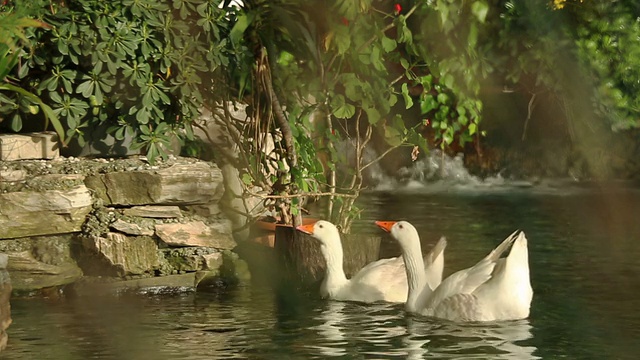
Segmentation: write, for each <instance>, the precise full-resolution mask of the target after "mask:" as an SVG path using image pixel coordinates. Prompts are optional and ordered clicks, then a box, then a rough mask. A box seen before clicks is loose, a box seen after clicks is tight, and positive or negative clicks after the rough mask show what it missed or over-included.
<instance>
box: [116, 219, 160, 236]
mask: <svg viewBox="0 0 640 360" xmlns="http://www.w3.org/2000/svg"><path fill="white" fill-rule="evenodd" d="M146 220H147V221H142V223H141V224H138V223H133V222H128V221H125V220H122V219H118V220H116V221H114V222H113V223H112V224H111V225H110V227H111V228H112V229H113V230H117V231H120V232H122V233H125V234H127V235H146V236H151V235H153V234H154V233H155V230H154V225H155V223H154V222H153V220H150V219H146Z"/></svg>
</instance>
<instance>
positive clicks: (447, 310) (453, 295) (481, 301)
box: [376, 221, 533, 321]
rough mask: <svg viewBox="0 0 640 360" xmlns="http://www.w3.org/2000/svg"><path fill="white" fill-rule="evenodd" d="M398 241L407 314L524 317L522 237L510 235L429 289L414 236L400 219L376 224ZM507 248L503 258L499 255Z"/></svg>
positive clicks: (527, 298) (526, 292)
mask: <svg viewBox="0 0 640 360" xmlns="http://www.w3.org/2000/svg"><path fill="white" fill-rule="evenodd" d="M376 225H378V226H379V227H380V228H381V229H383V230H385V231H387V232H389V233H390V234H391V236H392V237H393V238H394V239H395V240H396V241H398V242H399V243H400V247H401V248H402V254H403V258H404V261H405V264H406V272H407V278H408V279H409V282H408V287H409V290H408V291H409V293H408V297H407V302H406V304H405V309H406V310H407V311H408V312H414V313H420V314H423V315H427V316H434V317H439V318H445V319H449V320H453V321H494V320H515V319H524V318H526V317H528V316H529V308H530V306H531V299H532V297H533V290H532V289H531V283H530V280H529V259H528V251H527V238H526V237H525V235H524V232H522V231H516V232H514V233H513V234H511V235H510V236H509V237H508V238H506V239H505V240H504V241H503V242H502V243H501V244H500V245H498V246H497V247H496V248H495V249H494V250H493V251H491V253H489V255H487V256H486V257H485V258H484V259H482V260H480V261H479V262H478V263H477V264H475V265H474V266H472V267H470V268H468V269H464V270H460V271H458V272H456V273H454V274H452V275H450V276H449V277H447V278H446V279H444V280H443V281H442V282H441V283H440V285H439V286H438V287H437V288H436V289H435V290H433V289H432V288H431V287H430V286H426V285H425V284H426V283H427V281H426V279H425V276H424V275H423V274H424V272H423V271H420V269H422V268H423V264H422V261H423V260H422V257H421V256H420V251H421V250H420V237H419V235H418V232H417V230H416V229H415V227H413V225H411V224H410V223H409V222H406V221H398V222H395V221H376ZM510 246H511V252H510V253H509V255H508V256H507V257H506V258H503V259H500V256H501V255H502V254H503V253H504V252H505V251H506V250H507V249H508V248H509V247H510Z"/></svg>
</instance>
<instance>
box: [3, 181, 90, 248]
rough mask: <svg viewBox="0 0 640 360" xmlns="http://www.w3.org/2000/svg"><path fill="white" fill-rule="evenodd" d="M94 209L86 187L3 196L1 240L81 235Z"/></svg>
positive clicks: (22, 192)
mask: <svg viewBox="0 0 640 360" xmlns="http://www.w3.org/2000/svg"><path fill="white" fill-rule="evenodd" d="M91 208H92V200H91V194H90V192H89V189H87V187H86V186H84V185H77V186H74V187H72V188H70V189H67V190H47V191H41V192H36V191H20V192H10V193H5V194H0V239H12V238H19V237H28V236H36V235H51V234H65V233H71V232H78V231H80V230H81V226H82V224H83V223H84V220H85V217H86V216H87V214H88V213H89V212H90V211H91Z"/></svg>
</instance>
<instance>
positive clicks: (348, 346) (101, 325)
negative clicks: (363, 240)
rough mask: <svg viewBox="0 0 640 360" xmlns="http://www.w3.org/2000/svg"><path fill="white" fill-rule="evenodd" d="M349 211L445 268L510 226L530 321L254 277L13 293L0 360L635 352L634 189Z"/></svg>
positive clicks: (364, 225)
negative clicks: (332, 296)
mask: <svg viewBox="0 0 640 360" xmlns="http://www.w3.org/2000/svg"><path fill="white" fill-rule="evenodd" d="M361 207H362V208H363V209H364V210H365V211H364V213H363V216H362V219H361V221H359V222H358V224H357V226H356V229H358V230H360V231H368V232H371V233H377V231H378V230H377V229H376V228H375V226H373V225H372V224H371V221H372V220H376V219H383V220H391V219H406V220H409V221H411V222H413V223H414V224H415V225H417V227H418V229H419V231H420V233H421V236H422V241H423V243H424V245H425V247H428V246H430V245H431V244H433V243H434V242H435V241H436V240H437V239H438V237H439V236H440V235H442V234H444V235H446V236H447V238H448V240H449V246H448V248H447V252H446V260H445V261H446V262H445V273H447V274H448V273H450V272H452V271H454V270H457V269H460V268H462V267H467V266H470V265H472V264H473V263H475V261H477V260H478V259H480V258H481V257H483V256H484V255H485V254H486V253H487V252H488V251H490V250H491V249H492V248H493V246H495V245H496V244H498V243H499V242H500V241H501V240H502V239H503V238H504V237H506V236H507V235H508V234H510V233H511V232H512V231H513V230H515V229H518V228H519V229H523V230H524V231H525V232H526V234H527V237H528V239H529V251H530V266H531V279H532V285H533V288H534V292H535V293H534V298H533V303H532V312H531V316H530V318H529V319H527V320H522V321H509V322H498V323H485V324H482V323H479V324H455V323H451V322H447V321H441V320H435V319H429V318H423V317H415V316H408V315H406V314H405V313H404V312H403V310H402V306H401V305H387V304H377V305H360V304H354V303H339V302H330V301H324V300H321V299H318V298H317V296H315V294H308V293H303V294H296V293H295V289H290V291H289V292H282V291H280V292H275V291H274V290H272V289H271V288H270V287H268V286H259V285H256V286H252V287H250V288H240V289H235V290H228V291H224V292H221V293H218V294H194V293H189V294H180V295H163V296H159V295H145V296H125V297H119V298H102V299H99V298H96V299H84V298H80V299H66V300H56V301H52V300H42V299H31V300H19V299H15V300H14V301H13V302H12V315H13V324H12V325H11V327H10V328H9V346H8V349H7V350H6V351H5V352H2V353H0V358H2V359H70V360H73V359H233V358H238V359H302V358H327V357H340V358H344V359H352V358H356V359H365V358H366V359H422V358H434V359H440V358H452V359H453V358H455V359H462V358H473V359H486V358H494V359H535V358H544V359H557V358H567V359H635V358H637V356H638V355H637V354H638V353H639V352H640V299H639V298H638V295H640V191H638V190H634V189H629V188H627V189H623V188H619V187H616V188H614V189H603V188H600V187H593V188H590V189H587V190H584V189H582V190H580V191H575V192H571V193H566V194H565V192H564V191H561V190H559V191H556V192H554V193H553V194H549V193H546V192H544V193H537V192H535V191H528V190H522V191H515V192H513V191H510V192H486V191H483V192H477V193H474V192H454V193H449V194H434V193H430V194H424V193H420V192H415V191H414V192H405V193H397V192H395V193H393V194H390V193H389V194H387V193H375V194H370V195H367V196H365V197H363V198H362V201H361ZM378 234H379V233H378ZM386 248H387V251H388V252H389V253H392V252H394V251H397V248H394V246H393V244H392V243H390V244H388V245H387V247H386ZM88 300H89V301H88Z"/></svg>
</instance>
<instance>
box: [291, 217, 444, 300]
mask: <svg viewBox="0 0 640 360" xmlns="http://www.w3.org/2000/svg"><path fill="white" fill-rule="evenodd" d="M296 229H298V230H300V231H302V232H304V233H306V234H309V235H311V236H312V237H314V238H315V239H317V240H319V241H320V250H321V252H322V255H323V256H324V258H325V261H326V265H327V268H326V272H325V277H324V280H323V282H322V285H321V287H320V294H321V295H322V296H323V297H325V298H329V299H334V300H341V301H359V302H376V301H388V302H405V301H406V300H407V294H408V292H409V288H408V284H407V276H406V275H405V274H406V271H405V269H404V267H405V265H404V261H403V260H402V256H399V257H395V258H389V259H381V260H378V261H374V262H372V263H370V264H367V265H366V266H365V267H363V268H362V269H360V271H358V273H356V274H355V275H354V276H353V277H351V279H347V276H346V275H345V273H344V269H343V251H342V242H341V241H340V233H339V232H338V229H337V228H336V226H335V225H333V224H332V223H330V222H328V221H324V220H320V221H317V222H315V223H314V224H306V225H301V226H298V227H297V228H296ZM446 245H447V241H446V239H444V238H441V239H440V241H438V243H437V244H436V245H435V246H434V247H433V249H431V251H430V252H429V254H427V255H426V256H425V257H424V259H422V257H421V256H420V263H421V264H422V271H420V273H421V274H420V276H421V278H423V279H424V283H425V284H428V286H430V287H432V288H433V289H435V288H436V287H437V286H438V285H439V284H440V281H441V280H442V270H443V267H444V253H443V252H444V248H445V247H446Z"/></svg>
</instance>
